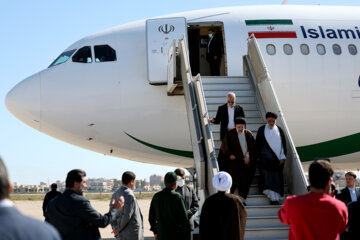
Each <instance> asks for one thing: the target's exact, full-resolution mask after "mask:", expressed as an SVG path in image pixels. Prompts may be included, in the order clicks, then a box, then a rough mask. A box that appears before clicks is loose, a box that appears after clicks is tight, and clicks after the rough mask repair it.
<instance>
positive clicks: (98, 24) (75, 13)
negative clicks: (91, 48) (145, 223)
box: [0, 0, 360, 184]
mask: <svg viewBox="0 0 360 240" xmlns="http://www.w3.org/2000/svg"><path fill="white" fill-rule="evenodd" d="M281 2H282V0H261V1H260V0H251V1H250V0H249V1H242V0H238V1H235V0H222V1H212V0H196V1H194V0H191V1H189V0H183V1H158V0H151V1H149V0H138V1H122V0H106V1H95V0H86V1H85V0H77V1H70V0H62V1H48V0H46V1H45V0H38V1H28V0H22V1H1V2H0V31H1V33H0V43H1V44H0V51H1V57H0V156H1V157H2V158H3V160H4V161H5V163H6V165H7V167H8V171H9V173H10V177H11V179H12V181H18V182H21V183H24V184H38V183H39V182H40V181H48V180H49V181H50V182H53V181H55V180H57V179H59V180H64V179H65V176H66V173H67V172H68V171H69V170H71V169H73V168H81V169H84V170H85V171H87V175H88V177H106V178H120V177H121V174H122V173H123V172H124V171H126V170H131V171H134V172H135V173H136V174H137V176H138V178H145V177H149V176H150V175H151V174H152V173H157V174H161V175H164V174H165V173H166V172H167V171H172V170H174V168H173V167H162V166H156V165H150V164H142V163H137V162H132V161H128V160H125V159H119V158H113V157H109V156H104V155H101V154H98V153H94V152H90V151H88V150H84V149H81V148H78V147H75V146H72V145H70V144H67V143H64V142H61V141H59V140H57V139H54V138H51V137H49V136H47V135H44V134H42V133H40V132H38V131H36V130H34V129H32V128H30V127H28V126H27V125H25V124H24V123H22V122H20V121H19V120H17V119H16V118H15V117H14V116H12V115H11V114H10V113H9V112H8V111H7V109H6V107H5V102H4V100H5V96H6V94H7V92H8V91H9V90H10V89H11V88H12V87H13V86H15V85H16V84H17V83H18V82H20V81H21V80H22V79H24V78H26V77H28V76H30V75H32V74H34V73H36V72H38V71H40V70H42V69H44V68H46V67H47V66H48V65H49V64H50V63H51V62H52V61H53V60H54V58H56V57H57V56H58V55H59V54H60V53H61V52H62V51H63V50H64V49H65V48H66V47H68V46H69V45H70V44H72V43H73V42H75V41H77V40H79V39H80V38H82V37H85V36H87V35H89V34H91V33H94V32H98V31H101V30H103V29H105V28H109V27H112V26H116V25H120V24H123V23H127V22H132V21H135V20H140V19H144V18H149V17H155V16H160V15H164V14H168V13H175V12H182V11H191V10H197V9H204V8H216V7H223V6H238V5H262V4H280V3H281ZM289 4H321V5H360V2H359V1H346V0H343V1H340V0H338V1H320V0H317V1H307V0H304V1H292V0H289Z"/></svg>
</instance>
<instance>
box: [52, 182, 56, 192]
mask: <svg viewBox="0 0 360 240" xmlns="http://www.w3.org/2000/svg"><path fill="white" fill-rule="evenodd" d="M56 189H57V184H56V183H53V184H51V190H54V191H55V190H56Z"/></svg>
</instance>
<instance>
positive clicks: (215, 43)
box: [206, 28, 223, 76]
mask: <svg viewBox="0 0 360 240" xmlns="http://www.w3.org/2000/svg"><path fill="white" fill-rule="evenodd" d="M208 34H209V43H208V46H207V55H206V59H207V60H208V61H209V64H210V72H211V76H220V63H221V57H222V51H223V44H222V38H221V36H220V35H218V34H216V33H215V32H214V29H212V28H210V29H209V30H208Z"/></svg>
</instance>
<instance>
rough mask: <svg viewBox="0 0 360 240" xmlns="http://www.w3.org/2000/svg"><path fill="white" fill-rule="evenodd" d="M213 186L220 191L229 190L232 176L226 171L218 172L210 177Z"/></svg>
mask: <svg viewBox="0 0 360 240" xmlns="http://www.w3.org/2000/svg"><path fill="white" fill-rule="evenodd" d="M212 184H213V185H214V187H215V188H216V189H217V190H218V191H221V192H226V191H228V190H230V188H231V185H232V178H231V176H230V174H228V173H227V172H218V173H217V174H216V175H215V176H214V177H213V179H212Z"/></svg>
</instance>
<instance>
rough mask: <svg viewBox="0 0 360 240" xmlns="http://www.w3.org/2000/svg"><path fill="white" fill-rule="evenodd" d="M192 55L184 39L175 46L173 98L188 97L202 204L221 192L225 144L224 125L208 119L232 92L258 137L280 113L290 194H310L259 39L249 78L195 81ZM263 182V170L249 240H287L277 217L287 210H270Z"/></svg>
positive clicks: (248, 63)
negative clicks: (271, 115)
mask: <svg viewBox="0 0 360 240" xmlns="http://www.w3.org/2000/svg"><path fill="white" fill-rule="evenodd" d="M176 49H177V52H176ZM187 53H188V52H187V48H186V44H185V42H184V40H181V41H180V42H179V44H178V48H176V47H175V42H174V43H173V45H172V47H171V49H170V52H169V64H168V95H173V94H176V95H178V94H184V96H185V102H186V109H187V113H188V122H189V128H190V135H191V141H192V145H193V152H194V160H195V172H196V180H197V181H196V182H197V188H198V190H199V192H198V193H199V197H200V200H201V205H202V203H203V202H204V200H205V199H206V197H208V196H210V195H211V194H213V193H215V192H216V190H215V189H214V188H213V186H212V183H211V179H212V177H213V176H214V175H215V174H216V173H217V171H218V165H217V159H216V157H217V154H218V151H219V148H220V145H221V142H220V126H219V125H210V123H209V122H208V119H209V118H212V117H215V115H216V112H217V109H218V107H219V106H220V105H222V104H224V103H225V99H226V95H227V93H228V92H230V91H231V92H234V93H235V94H236V97H237V98H236V103H237V104H240V105H241V106H242V107H243V109H244V112H245V119H246V122H247V126H246V128H247V129H249V130H250V131H252V132H253V133H254V136H255V137H256V132H257V130H258V128H259V127H260V126H261V125H263V124H265V113H266V112H267V111H272V112H276V113H278V115H279V118H278V120H277V124H278V125H279V126H280V127H282V129H283V130H284V132H285V134H286V138H287V148H288V155H287V161H286V164H285V168H284V171H285V172H284V173H285V174H284V175H285V182H286V183H287V184H286V185H285V193H287V194H290V193H291V194H296V195H299V194H304V193H306V192H307V181H306V177H305V174H304V172H303V169H302V166H301V163H300V159H299V157H298V154H297V152H296V149H295V146H294V143H293V142H292V138H291V135H290V132H289V130H288V128H287V125H286V122H285V118H284V116H283V114H282V111H281V108H280V104H279V102H278V100H277V97H276V94H275V91H274V88H273V86H272V82H271V79H270V76H269V74H268V72H267V69H266V65H265V63H264V60H263V58H262V55H261V52H260V48H259V45H258V43H257V41H256V39H255V38H254V37H252V38H250V39H249V40H248V55H246V56H244V72H245V73H246V76H242V77H226V76H219V77H200V75H198V76H196V77H194V78H193V77H192V75H191V69H190V65H189V59H188V56H187ZM176 58H177V60H176ZM179 73H180V74H179ZM179 76H180V77H179ZM257 178H258V171H257V172H256V174H255V177H254V180H253V184H252V185H251V188H250V192H249V195H248V198H247V199H246V203H247V206H246V209H247V212H248V217H247V224H246V232H245V239H246V240H248V239H259V240H260V239H287V238H288V231H289V228H288V226H285V225H283V224H281V222H280V221H279V219H278V217H277V212H278V210H279V209H280V207H281V206H276V205H270V203H269V200H268V199H267V198H266V197H265V196H264V195H262V194H261V193H260V192H259V190H258V187H257ZM200 224H201V223H200Z"/></svg>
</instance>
